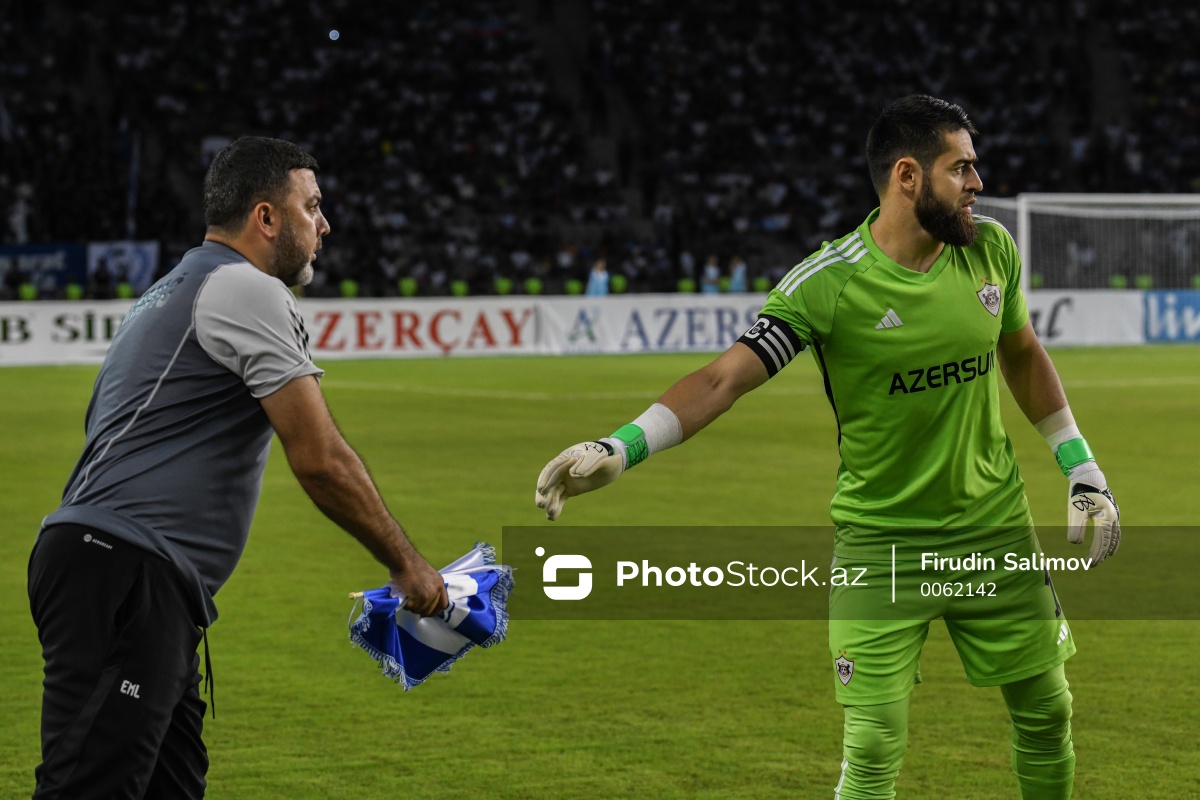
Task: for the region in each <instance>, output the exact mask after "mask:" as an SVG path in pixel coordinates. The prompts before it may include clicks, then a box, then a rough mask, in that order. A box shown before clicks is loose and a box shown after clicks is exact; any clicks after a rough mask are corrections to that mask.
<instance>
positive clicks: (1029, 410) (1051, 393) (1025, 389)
mask: <svg viewBox="0 0 1200 800" xmlns="http://www.w3.org/2000/svg"><path fill="white" fill-rule="evenodd" d="M1000 368H1001V371H1002V372H1003V373H1004V380H1005V382H1006V383H1007V384H1008V388H1009V391H1011V392H1012V396H1013V399H1014V400H1016V402H1017V406H1018V407H1019V408H1020V409H1021V411H1022V413H1024V414H1025V418H1026V419H1028V420H1029V421H1030V422H1031V423H1033V424H1035V425H1036V424H1037V423H1039V422H1041V421H1042V420H1043V419H1045V418H1046V417H1048V416H1049V415H1051V414H1053V413H1054V412H1055V411H1058V410H1059V409H1062V408H1064V407H1065V406H1066V405H1067V395H1066V392H1064V391H1063V387H1062V381H1061V380H1059V377H1058V371H1057V370H1056V369H1055V368H1054V362H1052V361H1051V360H1050V356H1049V355H1047V354H1046V351H1045V350H1043V349H1042V348H1041V347H1040V346H1039V347H1033V348H1029V349H1026V350H1023V351H1021V352H1019V353H1016V354H1012V355H1007V356H1006V355H1005V354H1004V353H1003V352H1001V358H1000Z"/></svg>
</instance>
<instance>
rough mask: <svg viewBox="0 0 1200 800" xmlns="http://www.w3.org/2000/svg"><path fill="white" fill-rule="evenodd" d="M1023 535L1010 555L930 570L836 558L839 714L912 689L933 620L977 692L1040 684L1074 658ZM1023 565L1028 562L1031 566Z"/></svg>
mask: <svg viewBox="0 0 1200 800" xmlns="http://www.w3.org/2000/svg"><path fill="white" fill-rule="evenodd" d="M1040 553H1041V546H1040V545H1039V544H1038V541H1037V535H1036V534H1035V533H1034V532H1033V530H1032V529H1031V530H1030V532H1029V535H1028V537H1027V538H1026V539H1024V540H1023V541H1021V542H1019V543H1017V544H1015V545H1006V546H1003V547H998V548H993V549H991V550H984V551H982V552H977V553H975V554H974V557H973V558H970V557H963V558H961V559H958V560H954V559H948V560H946V561H942V562H938V561H935V560H934V558H936V557H935V556H933V555H931V554H929V553H927V554H924V557H922V554H921V553H917V552H910V553H907V554H905V555H901V556H898V557H897V558H896V559H895V563H894V564H893V561H892V560H891V559H889V560H888V561H878V560H863V559H854V558H849V559H847V558H838V559H835V561H834V566H835V567H837V568H839V570H841V569H844V570H845V572H844V573H842V574H843V575H845V576H846V579H845V582H844V583H843V584H841V585H834V586H832V587H831V589H830V594H829V651H830V658H831V659H832V661H833V668H834V681H833V683H834V689H835V691H836V694H837V701H838V702H839V703H841V704H842V705H875V704H878V703H891V702H893V701H896V700H900V699H903V698H905V697H907V696H908V694H909V692H911V691H912V688H913V686H914V685H915V684H917V683H920V681H921V670H920V663H919V662H920V656H921V647H922V645H924V643H925V637H926V636H927V635H928V633H929V623H930V622H931V621H932V620H934V619H937V618H938V617H942V618H944V619H945V621H946V628H947V629H948V630H949V632H950V638H951V640H952V641H953V642H954V647H955V649H957V650H958V655H959V658H960V659H962V663H963V668H964V669H965V670H966V673H967V678H968V679H969V680H970V681H971V683H972V684H974V685H976V686H997V685H1000V684H1005V683H1011V682H1013V681H1018V680H1022V679H1024V678H1028V677H1032V676H1034V675H1039V674H1041V673H1043V672H1045V671H1046V670H1048V669H1050V668H1051V667H1055V666H1057V665H1059V664H1061V663H1063V662H1064V661H1066V660H1067V659H1068V658H1070V657H1071V656H1072V655H1074V653H1075V642H1074V640H1073V638H1072V637H1071V629H1070V627H1069V626H1068V625H1067V621H1066V617H1065V616H1064V615H1063V613H1062V608H1061V606H1060V605H1059V602H1058V597H1057V596H1056V594H1055V592H1054V586H1053V583H1052V582H1051V580H1050V574H1049V573H1048V572H1046V571H1045V570H1044V569H1040V568H1038V567H1037V561H1036V556H1037V555H1038V554H1040ZM1031 557H1032V560H1030V559H1031Z"/></svg>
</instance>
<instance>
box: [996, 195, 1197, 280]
mask: <svg viewBox="0 0 1200 800" xmlns="http://www.w3.org/2000/svg"><path fill="white" fill-rule="evenodd" d="M975 213H977V214H983V215H985V216H989V217H993V218H995V219H996V220H998V221H999V222H1000V223H1001V224H1002V225H1004V227H1006V228H1008V230H1009V232H1010V233H1011V234H1012V235H1013V238H1014V239H1016V242H1017V248H1018V249H1019V250H1020V252H1021V259H1022V261H1023V262H1024V272H1023V274H1022V284H1023V285H1024V288H1025V289H1029V288H1034V289H1041V288H1045V289H1096V288H1114V289H1124V288H1130V289H1184V288H1200V194H1197V195H1187V194H1172V195H1149V194H1147V195H1141V194H1042V193H1029V194H1022V195H1019V196H1017V197H1016V198H994V197H980V198H979V200H978V202H977V203H976V204H975Z"/></svg>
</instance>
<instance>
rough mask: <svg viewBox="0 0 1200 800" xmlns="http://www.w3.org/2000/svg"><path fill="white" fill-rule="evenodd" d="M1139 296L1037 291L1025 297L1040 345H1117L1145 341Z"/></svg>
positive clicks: (1115, 292)
mask: <svg viewBox="0 0 1200 800" xmlns="http://www.w3.org/2000/svg"><path fill="white" fill-rule="evenodd" d="M1142 294H1143V293H1142V292H1137V291H1119V290H1113V289H1079V290H1076V291H1051V290H1039V291H1033V292H1030V293H1029V294H1027V295H1026V296H1025V302H1026V303H1027V304H1028V306H1029V318H1030V320H1031V321H1032V322H1033V329H1034V330H1035V331H1037V335H1038V338H1039V339H1041V341H1042V344H1044V345H1047V346H1055V345H1119V344H1142V343H1143V342H1144V341H1145V334H1144V328H1145V325H1144V318H1145V310H1144V304H1143V302H1142Z"/></svg>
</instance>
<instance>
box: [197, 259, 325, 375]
mask: <svg viewBox="0 0 1200 800" xmlns="http://www.w3.org/2000/svg"><path fill="white" fill-rule="evenodd" d="M193 315H194V319H195V321H196V338H197V339H198V340H199V342H200V346H201V347H202V348H204V352H206V353H208V355H209V356H211V357H212V359H213V360H214V361H216V362H217V363H218V364H221V365H222V366H224V367H225V368H227V369H229V370H230V371H232V372H233V373H235V374H236V375H238V376H239V377H240V378H241V379H242V381H243V382H244V383H245V384H246V386H248V387H249V388H250V393H251V394H252V395H254V397H256V398H263V397H266V396H267V395H270V394H272V393H274V392H276V391H278V390H280V389H282V388H283V387H284V386H285V385H287V384H288V383H289V382H290V381H292V380H294V379H296V378H299V377H302V376H304V375H316V376H317V377H318V378H319V377H321V376H322V375H324V374H325V372H324V370H321V369H319V368H318V367H317V366H316V365H315V364H313V363H312V359H311V358H310V357H309V354H308V334H307V333H306V332H305V330H304V320H303V319H302V318H301V316H300V308H299V306H298V305H297V303H296V298H295V297H294V296H293V295H292V293H291V292H289V291H288V290H287V287H285V286H284V285H283V283H282V282H281V281H280V280H278V279H277V278H272V277H271V276H270V275H267V274H266V273H264V272H262V271H260V270H258V269H257V268H255V267H254V266H253V265H252V264H248V263H245V262H242V263H235V264H226V265H225V266H222V267H219V268H218V269H216V270H214V271H213V272H212V274H210V275H209V276H208V278H207V280H206V281H205V283H204V286H203V287H202V288H201V289H200V292H199V294H198V295H197V296H196V305H195V309H194V312H193Z"/></svg>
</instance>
